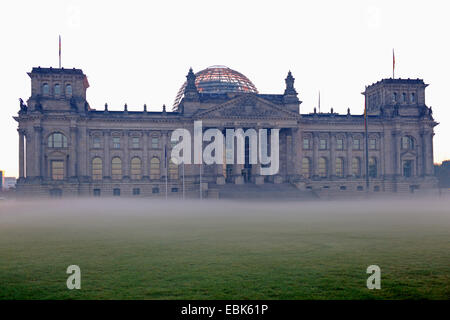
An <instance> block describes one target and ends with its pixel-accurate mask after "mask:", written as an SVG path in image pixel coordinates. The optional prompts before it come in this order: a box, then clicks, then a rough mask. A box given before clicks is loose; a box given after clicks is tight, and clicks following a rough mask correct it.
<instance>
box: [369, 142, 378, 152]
mask: <svg viewBox="0 0 450 320" xmlns="http://www.w3.org/2000/svg"><path fill="white" fill-rule="evenodd" d="M376 148H377V139H369V149H370V150H375V149H376Z"/></svg>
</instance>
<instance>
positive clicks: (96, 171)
mask: <svg viewBox="0 0 450 320" xmlns="http://www.w3.org/2000/svg"><path fill="white" fill-rule="evenodd" d="M102 177H103V162H102V159H100V158H99V157H96V158H94V159H92V180H102Z"/></svg>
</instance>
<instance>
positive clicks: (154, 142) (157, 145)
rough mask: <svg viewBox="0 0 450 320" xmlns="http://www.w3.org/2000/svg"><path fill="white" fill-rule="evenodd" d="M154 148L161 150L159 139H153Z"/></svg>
mask: <svg viewBox="0 0 450 320" xmlns="http://www.w3.org/2000/svg"><path fill="white" fill-rule="evenodd" d="M152 148H153V149H158V148H159V138H158V137H152Z"/></svg>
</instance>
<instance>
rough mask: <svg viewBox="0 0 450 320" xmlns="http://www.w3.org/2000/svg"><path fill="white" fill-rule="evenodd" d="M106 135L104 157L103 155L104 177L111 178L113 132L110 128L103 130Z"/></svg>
mask: <svg viewBox="0 0 450 320" xmlns="http://www.w3.org/2000/svg"><path fill="white" fill-rule="evenodd" d="M103 137H104V142H103V143H104V145H103V149H104V157H103V177H105V178H111V155H110V153H109V148H110V145H111V132H110V131H109V130H107V131H104V132H103Z"/></svg>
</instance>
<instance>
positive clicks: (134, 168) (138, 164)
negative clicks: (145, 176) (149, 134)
mask: <svg viewBox="0 0 450 320" xmlns="http://www.w3.org/2000/svg"><path fill="white" fill-rule="evenodd" d="M141 176H142V161H141V159H140V158H138V157H134V158H133V159H131V179H133V180H140V179H141Z"/></svg>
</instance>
